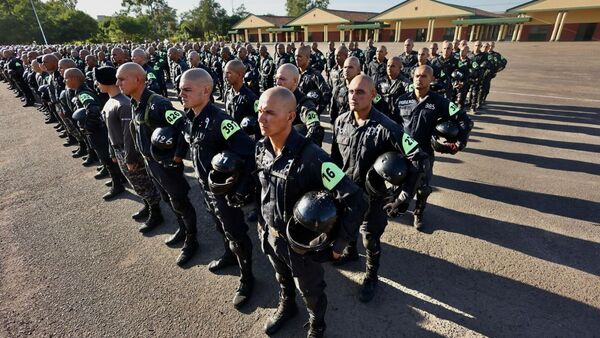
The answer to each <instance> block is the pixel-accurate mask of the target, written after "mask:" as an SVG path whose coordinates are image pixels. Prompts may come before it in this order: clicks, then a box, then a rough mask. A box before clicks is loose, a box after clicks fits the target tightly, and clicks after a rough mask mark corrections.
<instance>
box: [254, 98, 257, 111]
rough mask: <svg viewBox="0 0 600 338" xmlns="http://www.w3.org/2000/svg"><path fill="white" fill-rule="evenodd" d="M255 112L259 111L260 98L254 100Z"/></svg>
mask: <svg viewBox="0 0 600 338" xmlns="http://www.w3.org/2000/svg"><path fill="white" fill-rule="evenodd" d="M254 112H255V113H258V100H256V101H254Z"/></svg>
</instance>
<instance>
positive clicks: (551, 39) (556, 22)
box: [550, 12, 563, 41]
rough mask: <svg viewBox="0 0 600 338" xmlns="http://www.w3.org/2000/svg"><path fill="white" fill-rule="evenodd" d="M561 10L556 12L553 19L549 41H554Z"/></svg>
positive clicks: (561, 14) (561, 13)
mask: <svg viewBox="0 0 600 338" xmlns="http://www.w3.org/2000/svg"><path fill="white" fill-rule="evenodd" d="M562 16H563V12H558V14H557V15H556V20H555V21H554V27H553V28H552V35H551V36H550V41H554V39H555V38H556V33H557V32H558V26H560V20H561V19H562Z"/></svg>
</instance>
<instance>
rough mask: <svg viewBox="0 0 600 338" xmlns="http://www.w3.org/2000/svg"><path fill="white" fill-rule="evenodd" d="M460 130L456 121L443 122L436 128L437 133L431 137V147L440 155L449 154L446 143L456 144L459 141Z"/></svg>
mask: <svg viewBox="0 0 600 338" xmlns="http://www.w3.org/2000/svg"><path fill="white" fill-rule="evenodd" d="M459 133H460V129H459V128H458V124H457V123H456V122H455V121H451V120H448V121H443V122H440V123H438V124H437V125H436V126H435V131H434V133H433V136H432V137H431V147H432V148H433V149H434V150H435V151H437V152H439V153H448V152H449V151H448V146H447V145H446V144H445V143H454V142H456V141H457V140H458V134H459Z"/></svg>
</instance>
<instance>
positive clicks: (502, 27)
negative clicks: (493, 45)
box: [496, 25, 504, 41]
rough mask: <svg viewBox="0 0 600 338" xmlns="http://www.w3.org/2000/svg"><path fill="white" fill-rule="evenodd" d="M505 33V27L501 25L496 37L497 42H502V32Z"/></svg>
mask: <svg viewBox="0 0 600 338" xmlns="http://www.w3.org/2000/svg"><path fill="white" fill-rule="evenodd" d="M503 31H504V25H500V28H499V29H498V36H497V37H496V41H501V40H502V32H503Z"/></svg>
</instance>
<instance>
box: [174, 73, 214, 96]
mask: <svg viewBox="0 0 600 338" xmlns="http://www.w3.org/2000/svg"><path fill="white" fill-rule="evenodd" d="M184 81H189V82H191V83H194V84H197V85H199V86H202V87H205V86H207V87H209V88H210V90H211V91H212V87H213V79H212V77H211V76H210V74H208V72H207V71H205V70H204V69H200V68H192V69H188V70H186V71H185V72H184V73H183V75H181V82H184Z"/></svg>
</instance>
